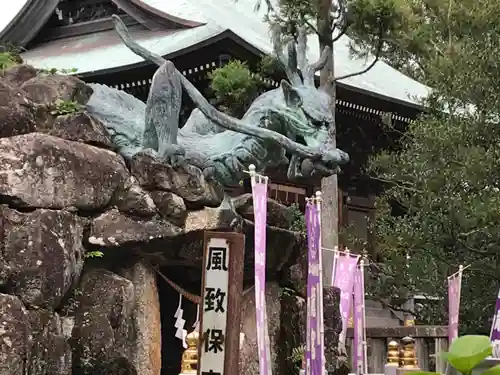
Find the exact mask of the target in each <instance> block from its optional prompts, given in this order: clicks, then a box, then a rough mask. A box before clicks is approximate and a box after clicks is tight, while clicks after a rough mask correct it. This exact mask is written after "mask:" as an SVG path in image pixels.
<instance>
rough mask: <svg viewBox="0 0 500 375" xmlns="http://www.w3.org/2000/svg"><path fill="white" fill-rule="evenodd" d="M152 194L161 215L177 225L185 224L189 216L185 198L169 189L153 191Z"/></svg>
mask: <svg viewBox="0 0 500 375" xmlns="http://www.w3.org/2000/svg"><path fill="white" fill-rule="evenodd" d="M150 195H151V198H152V199H153V202H155V205H156V207H158V212H159V213H160V215H161V216H163V217H164V218H165V219H167V220H170V221H172V222H173V223H175V224H177V225H180V226H182V225H184V223H185V221H186V217H187V209H186V204H185V203H184V199H182V198H181V197H179V196H178V195H176V194H174V193H170V192H168V191H152V192H150Z"/></svg>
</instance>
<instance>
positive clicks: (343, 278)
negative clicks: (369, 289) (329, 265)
mask: <svg viewBox="0 0 500 375" xmlns="http://www.w3.org/2000/svg"><path fill="white" fill-rule="evenodd" d="M358 259H359V255H351V254H347V253H339V256H338V257H337V260H336V262H335V267H334V274H333V277H332V280H333V286H335V287H337V288H339V289H340V314H341V316H342V335H341V336H340V340H341V341H342V342H344V343H345V333H346V329H347V322H348V320H349V313H350V312H351V302H352V290H353V287H354V275H355V274H356V264H357V263H358Z"/></svg>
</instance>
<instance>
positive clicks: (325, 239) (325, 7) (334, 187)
mask: <svg viewBox="0 0 500 375" xmlns="http://www.w3.org/2000/svg"><path fill="white" fill-rule="evenodd" d="M331 3H332V0H318V10H319V11H318V19H317V27H318V33H319V36H318V37H319V45H320V53H321V51H322V50H323V49H324V48H325V47H330V49H331V51H332V53H331V55H330V56H329V57H328V62H327V64H326V66H325V67H324V68H323V69H322V70H321V73H320V74H321V75H320V84H321V85H327V86H326V87H328V89H329V93H330V95H331V96H332V102H331V110H332V113H333V117H334V118H335V99H336V95H335V94H336V93H335V84H334V82H333V77H334V68H335V66H334V51H333V35H332V30H331V23H332V20H331V15H330V8H331ZM329 82H331V83H330V84H329ZM335 126H336V124H335V121H334V123H333V124H332V126H331V128H330V129H329V133H330V142H331V143H332V146H334V147H335V146H336V139H335V137H336V132H335ZM321 192H322V194H323V202H322V206H321V210H322V211H321V233H322V246H323V247H324V248H326V249H328V250H322V256H323V285H324V286H330V285H331V284H332V270H333V252H332V251H331V249H333V248H334V247H335V246H338V243H339V234H338V229H339V228H338V225H339V206H338V201H339V200H338V182H337V175H336V174H334V175H332V176H330V177H327V178H323V179H322V181H321Z"/></svg>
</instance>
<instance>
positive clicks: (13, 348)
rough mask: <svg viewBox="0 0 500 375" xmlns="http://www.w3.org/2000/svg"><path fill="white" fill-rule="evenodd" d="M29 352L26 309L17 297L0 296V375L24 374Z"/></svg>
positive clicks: (29, 340)
mask: <svg viewBox="0 0 500 375" xmlns="http://www.w3.org/2000/svg"><path fill="white" fill-rule="evenodd" d="M30 352H31V339H30V325H29V320H28V313H27V312H26V309H25V308H24V306H23V304H22V302H21V301H20V300H19V299H18V298H17V297H14V296H11V295H8V294H0V373H1V374H2V375H20V374H26V373H27V371H28V358H29V355H30Z"/></svg>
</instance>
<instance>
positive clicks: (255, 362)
mask: <svg viewBox="0 0 500 375" xmlns="http://www.w3.org/2000/svg"><path fill="white" fill-rule="evenodd" d="M280 296H281V288H280V287H279V285H278V284H277V283H275V282H270V283H266V304H267V323H268V332H269V343H270V346H271V358H270V361H271V365H272V367H273V368H272V372H273V373H277V371H278V369H279V365H278V357H277V354H278V353H277V349H278V344H279V341H278V339H279V334H280V327H281V321H280V314H281V305H280ZM241 309H242V310H241V332H242V333H243V334H244V340H243V345H242V348H241V351H240V372H239V373H240V374H241V375H255V374H258V373H259V351H258V347H257V329H256V312H255V291H254V290H253V289H252V290H250V292H248V293H247V294H245V295H244V296H243V301H242V307H241Z"/></svg>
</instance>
